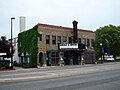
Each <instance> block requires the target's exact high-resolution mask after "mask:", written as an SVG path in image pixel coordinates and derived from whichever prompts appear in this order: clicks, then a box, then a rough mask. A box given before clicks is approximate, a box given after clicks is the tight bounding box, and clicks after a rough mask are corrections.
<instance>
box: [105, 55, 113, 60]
mask: <svg viewBox="0 0 120 90" xmlns="http://www.w3.org/2000/svg"><path fill="white" fill-rule="evenodd" d="M106 60H107V61H115V59H114V58H113V55H107V56H106Z"/></svg>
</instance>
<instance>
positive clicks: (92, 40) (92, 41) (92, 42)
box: [91, 39, 94, 47]
mask: <svg viewBox="0 0 120 90" xmlns="http://www.w3.org/2000/svg"><path fill="white" fill-rule="evenodd" d="M93 44H94V39H91V47H93Z"/></svg>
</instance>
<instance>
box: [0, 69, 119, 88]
mask: <svg viewBox="0 0 120 90" xmlns="http://www.w3.org/2000/svg"><path fill="white" fill-rule="evenodd" d="M0 90H120V69H117V70H111V71H103V72H97V73H91V74H82V75H78V76H69V77H62V78H54V79H47V80H41V79H40V80H39V79H38V80H29V81H24V80H23V81H12V82H0Z"/></svg>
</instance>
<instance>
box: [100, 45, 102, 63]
mask: <svg viewBox="0 0 120 90" xmlns="http://www.w3.org/2000/svg"><path fill="white" fill-rule="evenodd" d="M100 46H101V63H102V43H100Z"/></svg>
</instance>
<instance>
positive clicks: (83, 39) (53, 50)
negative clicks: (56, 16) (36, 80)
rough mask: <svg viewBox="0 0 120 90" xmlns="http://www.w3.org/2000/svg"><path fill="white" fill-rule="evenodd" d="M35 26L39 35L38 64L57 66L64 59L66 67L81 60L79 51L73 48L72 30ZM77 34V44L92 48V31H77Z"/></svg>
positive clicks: (93, 34) (52, 26)
mask: <svg viewBox="0 0 120 90" xmlns="http://www.w3.org/2000/svg"><path fill="white" fill-rule="evenodd" d="M37 26H38V33H39V38H38V48H39V50H38V52H39V53H38V59H37V60H38V61H37V63H38V64H41V65H43V64H47V66H51V65H52V66H55V65H59V61H60V58H61V57H63V58H64V60H65V64H66V65H73V64H78V60H79V61H80V60H81V57H80V56H81V51H80V50H78V48H74V47H75V46H76V45H77V43H74V42H73V39H74V32H73V28H69V27H62V26H55V25H48V24H41V23H39V24H37ZM77 34H78V38H77V42H79V43H82V44H85V46H86V48H87V49H90V48H92V47H93V41H94V39H95V33H94V32H93V31H91V30H83V29H77ZM62 46H63V47H64V48H62ZM66 46H68V47H66ZM79 54H80V55H79ZM76 55H77V56H76ZM76 57H77V58H76Z"/></svg>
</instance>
